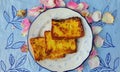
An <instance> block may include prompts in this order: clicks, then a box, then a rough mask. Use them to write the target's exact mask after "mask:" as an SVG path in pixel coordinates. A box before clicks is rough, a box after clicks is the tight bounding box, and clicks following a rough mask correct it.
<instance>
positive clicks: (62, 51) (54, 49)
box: [45, 31, 77, 59]
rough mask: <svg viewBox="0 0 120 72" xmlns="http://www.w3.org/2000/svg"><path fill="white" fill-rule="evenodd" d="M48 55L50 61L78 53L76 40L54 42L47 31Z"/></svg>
mask: <svg viewBox="0 0 120 72" xmlns="http://www.w3.org/2000/svg"><path fill="white" fill-rule="evenodd" d="M45 41H46V48H47V49H46V53H47V55H48V57H49V58H50V59H54V58H56V59H57V58H63V57H65V55H66V54H70V53H75V52H76V51H77V45H76V39H61V40H54V39H53V38H52V35H51V32H50V31H45Z"/></svg>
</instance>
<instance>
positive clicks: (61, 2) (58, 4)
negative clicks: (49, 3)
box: [54, 0, 65, 7]
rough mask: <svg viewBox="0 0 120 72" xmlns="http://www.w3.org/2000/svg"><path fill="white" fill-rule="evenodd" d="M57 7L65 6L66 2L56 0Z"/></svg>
mask: <svg viewBox="0 0 120 72" xmlns="http://www.w3.org/2000/svg"><path fill="white" fill-rule="evenodd" d="M54 2H55V4H56V7H64V6H65V2H64V1H63V0H54Z"/></svg>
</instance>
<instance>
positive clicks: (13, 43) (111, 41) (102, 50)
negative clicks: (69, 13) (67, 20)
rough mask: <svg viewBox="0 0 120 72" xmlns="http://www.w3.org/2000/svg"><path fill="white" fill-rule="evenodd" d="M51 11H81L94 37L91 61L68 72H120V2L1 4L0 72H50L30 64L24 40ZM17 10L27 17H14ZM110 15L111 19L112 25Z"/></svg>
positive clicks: (15, 0)
mask: <svg viewBox="0 0 120 72" xmlns="http://www.w3.org/2000/svg"><path fill="white" fill-rule="evenodd" d="M78 6H79V8H78ZM53 7H68V8H71V9H73V10H77V11H78V10H80V11H78V12H80V13H81V14H82V15H83V16H85V18H86V20H87V21H88V23H89V24H90V25H91V28H92V30H93V34H94V35H93V36H94V41H93V42H94V43H93V50H92V51H91V54H90V57H89V58H88V59H87V60H86V61H85V62H84V64H83V65H81V66H80V67H78V68H77V69H74V70H71V71H68V72H120V65H119V64H120V50H119V48H120V42H119V40H120V28H119V27H120V9H119V7H120V0H0V72H50V71H49V70H47V69H45V68H43V67H41V66H40V65H38V64H37V63H36V62H35V61H34V60H33V57H32V55H31V53H30V52H29V49H28V43H27V37H28V31H29V27H30V25H31V24H32V22H33V21H34V19H35V18H36V17H37V16H38V15H39V14H40V13H41V12H43V11H44V10H46V9H49V8H53ZM20 10H21V11H22V10H24V11H25V12H26V15H25V16H23V15H24V14H23V13H20V14H19V15H21V16H22V17H20V16H17V14H18V12H19V11H20ZM93 12H94V13H95V12H96V14H94V13H93ZM106 12H109V14H107V15H106V16H104V13H106ZM88 13H91V14H92V13H93V14H94V16H90V14H89V15H88ZM93 14H92V15H93ZM86 15H87V17H86ZM109 15H111V17H112V16H114V22H113V21H112V22H113V23H112V24H109V23H111V20H110V22H107V21H109V20H108V18H109ZM96 16H97V17H96ZM102 16H103V17H104V18H103V19H101V17H102ZM107 16H108V18H107ZM105 18H106V19H105ZM96 21H97V22H96ZM102 21H103V22H102ZM105 22H106V23H105ZM107 23H108V24H107Z"/></svg>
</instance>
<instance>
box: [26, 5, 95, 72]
mask: <svg viewBox="0 0 120 72" xmlns="http://www.w3.org/2000/svg"><path fill="white" fill-rule="evenodd" d="M57 8H66V7H55V8H50V9H46V10H45V11H47V10H51V9H57ZM66 9H69V10H72V11H74V12H76V13H78V14H80V13H79V12H77V11H75V10H73V9H70V8H66ZM45 11H43V12H41V13H40V14H39V15H38V16H37V17H36V18H35V19H34V20H33V21H32V22H31V25H30V27H29V30H28V35H27V45H28V51H29V53H30V56H31V57H32V58H33V60H34V57H33V55H32V53H31V52H30V50H29V48H30V47H29V31H30V28H31V26H32V24H33V22H34V21H35V20H36V19H37V18H38V17H39V16H40V15H41V14H42V13H44V12H45ZM80 15H81V14H80ZM81 16H82V15H81ZM82 17H83V16H82ZM83 18H84V19H85V17H83ZM85 21H86V22H87V20H86V19H85ZM87 23H88V22H87ZM88 26H89V27H90V29H91V26H90V25H89V23H88ZM91 32H92V29H91ZM91 43H92V46H91V50H90V52H89V55H88V56H87V58H86V59H85V60H84V61H83V62H82V63H81V64H80V65H79V66H78V67H76V68H73V69H70V70H66V71H64V72H67V71H72V70H74V69H77V68H79V67H80V66H81V65H83V64H84V63H85V62H86V60H87V59H88V58H89V56H90V53H91V51H92V49H93V44H94V43H93V32H92V42H91ZM34 61H35V60H34ZM35 63H37V62H36V61H35ZM37 65H39V66H40V67H42V68H44V69H47V70H49V71H52V70H50V69H48V68H46V67H43V66H41V65H40V64H38V63H37ZM52 72H56V71H52Z"/></svg>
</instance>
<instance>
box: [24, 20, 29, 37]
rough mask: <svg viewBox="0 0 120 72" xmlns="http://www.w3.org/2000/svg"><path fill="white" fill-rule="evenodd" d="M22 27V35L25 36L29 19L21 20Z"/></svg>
mask: <svg viewBox="0 0 120 72" xmlns="http://www.w3.org/2000/svg"><path fill="white" fill-rule="evenodd" d="M22 26H23V30H22V35H23V36H25V35H26V34H27V32H28V29H29V27H30V21H29V19H27V18H25V19H23V21H22Z"/></svg>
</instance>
